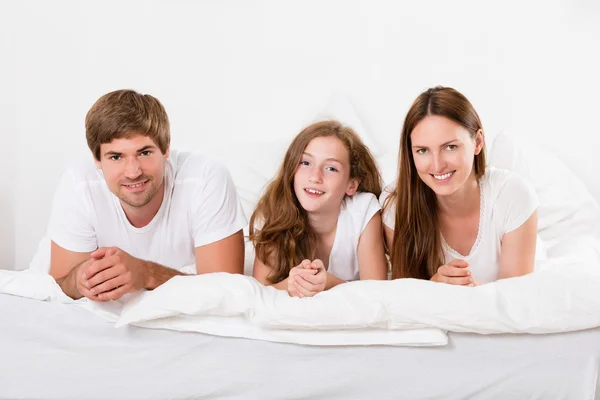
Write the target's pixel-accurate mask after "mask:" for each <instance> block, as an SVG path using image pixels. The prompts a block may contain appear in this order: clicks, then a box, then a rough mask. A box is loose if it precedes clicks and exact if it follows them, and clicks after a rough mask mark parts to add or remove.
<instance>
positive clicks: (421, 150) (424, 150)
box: [416, 149, 427, 154]
mask: <svg viewBox="0 0 600 400" xmlns="http://www.w3.org/2000/svg"><path fill="white" fill-rule="evenodd" d="M426 152H427V149H418V150H417V151H416V153H417V154H425V153H426Z"/></svg>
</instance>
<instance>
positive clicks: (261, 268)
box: [252, 257, 289, 290]
mask: <svg viewBox="0 0 600 400" xmlns="http://www.w3.org/2000/svg"><path fill="white" fill-rule="evenodd" d="M272 271H273V268H271V267H270V266H268V265H267V264H265V263H264V262H262V261H261V260H260V259H259V258H258V257H255V258H254V271H252V276H253V277H254V279H256V280H257V281H259V282H260V283H262V284H263V285H265V286H273V287H274V288H276V289H279V290H287V289H288V279H289V278H285V279H284V280H282V281H281V282H277V283H275V284H273V283H271V282H270V281H269V280H268V279H267V277H268V276H269V274H270V273H271V272H272Z"/></svg>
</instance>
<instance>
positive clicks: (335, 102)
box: [315, 92, 383, 157]
mask: <svg viewBox="0 0 600 400" xmlns="http://www.w3.org/2000/svg"><path fill="white" fill-rule="evenodd" d="M329 119H334V120H337V121H339V122H341V123H342V124H343V125H346V126H349V127H350V128H352V129H354V131H355V132H356V133H358V135H359V136H360V137H361V139H362V140H363V142H364V143H365V145H366V146H367V147H368V148H369V149H370V150H371V153H373V155H374V156H375V157H377V156H379V155H382V154H383V151H381V149H380V146H379V145H378V144H377V141H376V140H375V139H374V138H373V136H372V135H370V134H369V132H368V130H367V128H366V127H365V125H364V124H363V122H362V121H361V119H360V118H359V117H358V115H357V113H356V110H355V109H354V107H353V106H352V104H351V103H350V100H349V99H348V97H347V96H346V95H344V94H342V93H339V92H333V93H332V95H331V97H330V98H329V101H328V102H327V105H326V106H325V107H324V108H323V109H322V110H321V111H320V112H319V113H318V114H317V117H316V119H315V121H324V120H329Z"/></svg>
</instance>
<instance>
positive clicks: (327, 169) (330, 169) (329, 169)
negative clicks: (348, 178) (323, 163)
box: [325, 167, 338, 172]
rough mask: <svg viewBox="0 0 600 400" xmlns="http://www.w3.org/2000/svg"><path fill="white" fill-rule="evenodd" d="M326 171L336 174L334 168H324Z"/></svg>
mask: <svg viewBox="0 0 600 400" xmlns="http://www.w3.org/2000/svg"><path fill="white" fill-rule="evenodd" d="M325 170H326V171H331V172H338V170H337V168H335V167H327V168H325Z"/></svg>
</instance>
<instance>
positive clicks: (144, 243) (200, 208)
mask: <svg viewBox="0 0 600 400" xmlns="http://www.w3.org/2000/svg"><path fill="white" fill-rule="evenodd" d="M164 191H165V194H164V198H163V202H162V204H161V206H160V209H159V210H158V213H157V214H156V215H155V216H154V218H153V219H152V221H151V222H150V223H149V224H148V225H146V226H144V227H142V228H136V227H134V226H133V225H131V223H130V222H129V221H128V219H127V217H126V216H125V213H124V211H123V208H122V206H121V203H120V201H119V199H118V198H117V197H116V196H115V195H114V194H113V193H112V192H111V191H110V190H109V188H108V186H107V184H106V181H105V180H104V176H103V174H102V171H101V170H100V169H98V168H96V166H95V164H94V163H93V161H92V160H91V159H90V160H89V161H88V162H85V163H83V164H81V165H79V166H77V167H74V168H71V169H69V170H67V171H66V173H65V174H64V175H63V177H62V179H61V182H60V185H59V187H58V190H57V191H56V194H55V197H54V202H53V206H52V215H51V218H50V224H49V227H48V234H49V237H50V240H52V241H54V242H55V243H56V244H57V245H59V246H60V247H62V248H64V249H66V250H70V251H73V252H91V251H94V250H96V249H97V248H99V247H108V246H117V247H119V248H120V249H122V250H123V251H125V252H127V253H129V254H130V255H132V256H134V257H136V258H139V259H142V260H146V261H152V262H155V263H158V264H160V265H163V266H165V267H170V268H174V269H181V268H182V267H185V266H189V265H194V264H195V252H194V250H195V248H196V247H198V246H203V245H206V244H209V243H213V242H216V241H218V240H221V239H224V238H226V237H228V236H231V235H232V234H234V233H236V232H237V231H239V230H241V229H242V228H243V227H244V226H245V225H246V223H247V222H246V217H245V216H244V212H243V210H242V207H241V205H240V202H239V201H238V198H237V195H236V190H235V186H234V184H233V181H232V180H231V176H230V175H229V172H228V171H227V169H226V168H225V167H224V166H223V165H221V164H219V163H217V162H216V161H214V160H212V159H210V158H207V157H206V156H204V155H201V154H196V153H188V152H177V151H175V150H171V154H170V157H169V159H168V160H167V162H166V165H165V180H164Z"/></svg>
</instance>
